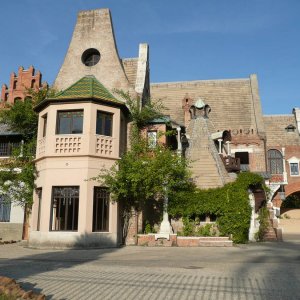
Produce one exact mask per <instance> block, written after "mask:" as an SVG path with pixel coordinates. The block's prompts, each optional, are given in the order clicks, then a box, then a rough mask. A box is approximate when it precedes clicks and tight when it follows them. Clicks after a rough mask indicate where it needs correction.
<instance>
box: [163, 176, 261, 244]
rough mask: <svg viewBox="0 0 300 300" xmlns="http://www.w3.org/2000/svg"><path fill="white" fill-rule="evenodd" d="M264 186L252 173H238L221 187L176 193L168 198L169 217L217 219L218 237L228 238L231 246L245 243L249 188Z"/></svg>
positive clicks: (247, 226) (248, 212) (249, 217)
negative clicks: (207, 215) (211, 216)
mask: <svg viewBox="0 0 300 300" xmlns="http://www.w3.org/2000/svg"><path fill="white" fill-rule="evenodd" d="M257 187H264V180H263V178H262V177H261V176H260V175H258V174H254V173H250V172H245V173H240V174H239V175H238V178H237V180H236V181H235V182H232V183H228V184H226V185H225V186H224V187H221V188H215V189H208V190H201V189H197V190H196V191H195V192H187V191H183V192H177V193H174V194H172V195H171V196H170V203H169V213H170V215H171V216H172V217H176V218H178V217H183V218H184V219H185V220H186V218H189V219H194V218H195V217H197V216H200V215H203V214H214V215H216V216H217V224H218V227H219V230H220V235H223V236H225V235H226V236H228V235H232V239H233V241H234V242H235V243H245V242H247V241H248V232H249V227H250V219H251V207H250V203H249V193H248V190H249V189H255V188H257Z"/></svg>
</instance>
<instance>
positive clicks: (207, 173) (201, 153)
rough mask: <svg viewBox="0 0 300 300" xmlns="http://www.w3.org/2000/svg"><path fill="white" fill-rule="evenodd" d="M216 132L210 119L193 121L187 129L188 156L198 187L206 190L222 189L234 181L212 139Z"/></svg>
mask: <svg viewBox="0 0 300 300" xmlns="http://www.w3.org/2000/svg"><path fill="white" fill-rule="evenodd" d="M214 131H215V130H214V128H213V125H212V123H211V121H210V120H209V119H208V118H197V119H192V120H191V121H190V124H189V127H188V129H187V133H188V134H189V135H190V139H189V148H188V149H187V152H186V155H187V158H188V159H189V161H190V168H191V171H192V174H193V178H194V181H195V183H196V185H197V186H198V187H200V188H204V189H208V188H215V187H221V186H223V185H224V184H226V183H228V182H231V181H233V179H232V178H231V177H230V176H229V174H228V172H227V171H226V169H225V166H224V164H223V162H222V160H221V158H220V156H219V154H218V151H217V148H216V146H215V144H214V141H213V140H212V138H211V134H212V133H213V132H214Z"/></svg>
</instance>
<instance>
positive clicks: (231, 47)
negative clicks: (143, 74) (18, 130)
mask: <svg viewBox="0 0 300 300" xmlns="http://www.w3.org/2000/svg"><path fill="white" fill-rule="evenodd" d="M106 7H108V8H110V10H111V13H112V18H113V23H114V30H115V35H116V40H117V45H118V50H119V54H120V57H121V58H125V57H136V56H137V54H138V44H139V43H141V42H146V43H148V44H149V45H150V63H151V65H150V66H151V82H164V81H186V80H197V79H224V78H246V77H249V75H250V74H252V73H256V74H257V75H258V80H259V88H260V96H261V100H262V106H263V112H264V114H287V113H291V111H292V108H293V107H300V17H299V14H300V1H299V0H284V1H283V0H251V1H249V0H223V1H222V0H205V1H204V0H185V1H182V0H97V1H96V0H42V1H40V0H19V1H17V0H1V3H0V11H1V17H0V33H1V38H0V41H1V42H0V84H1V85H2V84H3V83H7V84H8V83H9V76H10V73H11V72H12V71H15V72H16V71H17V70H18V66H20V65H22V66H24V68H28V67H29V66H30V65H33V66H34V67H35V68H36V69H38V70H40V71H41V72H42V74H43V80H44V81H47V82H48V83H50V84H52V83H53V81H54V79H55V77H56V75H57V73H58V70H59V68H60V66H61V64H62V62H63V59H64V56H65V53H66V51H67V48H68V45H69V42H70V39H71V35H72V32H73V28H74V25H75V22H76V17H77V12H78V11H79V10H86V9H95V8H106Z"/></svg>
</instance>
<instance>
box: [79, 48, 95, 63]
mask: <svg viewBox="0 0 300 300" xmlns="http://www.w3.org/2000/svg"><path fill="white" fill-rule="evenodd" d="M99 60H100V52H99V51H98V50H97V49H94V48H90V49H87V50H85V51H84V52H83V53H82V56H81V61H82V63H83V64H84V65H86V66H88V67H92V66H94V65H96V64H97V63H98V62H99Z"/></svg>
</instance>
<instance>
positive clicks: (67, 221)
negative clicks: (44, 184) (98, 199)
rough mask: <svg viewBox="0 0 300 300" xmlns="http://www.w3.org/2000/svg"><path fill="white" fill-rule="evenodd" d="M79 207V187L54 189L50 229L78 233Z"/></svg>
mask: <svg viewBox="0 0 300 300" xmlns="http://www.w3.org/2000/svg"><path fill="white" fill-rule="evenodd" d="M78 207H79V187H78V186H64V187H58V186H55V187H53V188H52V204H51V226H50V229H51V230H53V231H55V230H56V231H67V230H68V231H77V230H78Z"/></svg>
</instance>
